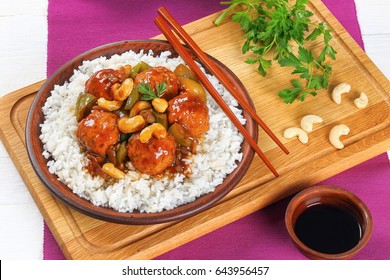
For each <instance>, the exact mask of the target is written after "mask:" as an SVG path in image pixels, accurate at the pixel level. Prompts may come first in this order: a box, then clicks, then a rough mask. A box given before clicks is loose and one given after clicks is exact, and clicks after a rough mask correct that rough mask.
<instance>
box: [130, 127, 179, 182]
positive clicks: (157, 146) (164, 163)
mask: <svg viewBox="0 0 390 280" xmlns="http://www.w3.org/2000/svg"><path fill="white" fill-rule="evenodd" d="M127 155H128V156H129V159H130V162H131V163H132V164H133V166H134V167H135V168H136V169H138V170H139V171H140V172H142V173H145V174H149V175H158V174H161V173H162V172H163V171H164V170H165V169H166V168H167V167H169V166H171V165H172V164H173V163H174V161H175V158H176V143H175V139H174V138H173V136H171V135H167V137H164V138H161V139H156V138H151V139H150V140H149V141H148V142H146V143H142V142H141V141H140V140H139V133H136V134H133V135H132V136H131V138H130V139H129V142H128V145H127Z"/></svg>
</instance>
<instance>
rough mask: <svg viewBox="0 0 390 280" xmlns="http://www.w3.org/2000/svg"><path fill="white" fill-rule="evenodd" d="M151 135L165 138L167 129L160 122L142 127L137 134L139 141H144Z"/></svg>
mask: <svg viewBox="0 0 390 280" xmlns="http://www.w3.org/2000/svg"><path fill="white" fill-rule="evenodd" d="M152 137H155V138H156V139H161V138H165V137H167V130H166V129H165V127H164V126H163V125H162V124H160V123H154V124H151V125H149V126H147V127H145V128H144V129H142V131H141V133H140V135H139V140H140V141H141V143H146V142H148V141H149V140H150V139H151V138H152Z"/></svg>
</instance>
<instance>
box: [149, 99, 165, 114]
mask: <svg viewBox="0 0 390 280" xmlns="http://www.w3.org/2000/svg"><path fill="white" fill-rule="evenodd" d="M152 105H153V108H154V110H156V111H157V112H159V113H164V112H165V111H166V110H167V108H168V101H166V100H165V99H164V98H159V97H157V98H155V99H153V100H152Z"/></svg>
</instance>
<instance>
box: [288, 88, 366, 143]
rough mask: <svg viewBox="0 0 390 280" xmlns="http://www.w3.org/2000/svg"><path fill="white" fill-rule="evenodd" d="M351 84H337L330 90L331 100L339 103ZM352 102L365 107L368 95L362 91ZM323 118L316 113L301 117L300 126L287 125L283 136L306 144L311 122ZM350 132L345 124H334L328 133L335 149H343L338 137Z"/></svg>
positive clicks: (311, 127)
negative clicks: (295, 138) (296, 138)
mask: <svg viewBox="0 0 390 280" xmlns="http://www.w3.org/2000/svg"><path fill="white" fill-rule="evenodd" d="M350 90H351V85H350V84H348V83H340V84H338V85H337V86H335V87H334V89H333V91H332V95H331V97H332V100H333V101H334V102H335V103H336V104H339V105H340V104H341V99H342V98H341V96H342V95H343V94H345V93H348V92H350ZM354 104H355V106H356V107H357V108H359V109H362V108H365V107H366V106H367V105H368V97H367V95H366V94H365V93H364V92H361V93H360V96H359V97H358V98H356V99H355V100H354ZM322 122H323V119H322V118H321V117H319V116H317V115H312V114H310V115H306V116H304V117H302V119H301V122H300V124H301V128H299V127H289V128H287V129H285V131H284V134H283V136H284V137H285V138H287V139H291V138H294V137H298V139H299V141H301V142H302V143H303V144H306V143H308V142H309V136H308V133H309V132H312V131H313V124H315V123H322ZM349 132H350V129H349V127H348V126H347V125H345V124H339V125H335V126H334V127H333V128H332V129H331V131H330V133H329V142H330V143H331V144H332V145H333V146H334V147H335V148H336V149H343V148H344V144H343V143H342V142H341V140H340V137H341V136H344V135H348V134H349Z"/></svg>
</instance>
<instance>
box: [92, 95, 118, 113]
mask: <svg viewBox="0 0 390 280" xmlns="http://www.w3.org/2000/svg"><path fill="white" fill-rule="evenodd" d="M122 103H123V101H118V100H112V101H109V100H106V99H104V98H103V97H100V98H99V99H98V101H97V104H98V105H99V106H100V107H102V108H104V109H106V110H107V111H115V110H118V109H120V107H121V106H122Z"/></svg>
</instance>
